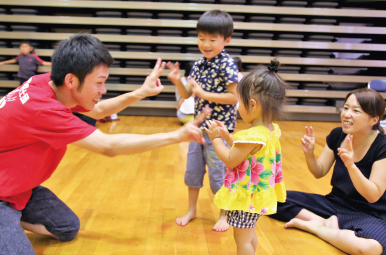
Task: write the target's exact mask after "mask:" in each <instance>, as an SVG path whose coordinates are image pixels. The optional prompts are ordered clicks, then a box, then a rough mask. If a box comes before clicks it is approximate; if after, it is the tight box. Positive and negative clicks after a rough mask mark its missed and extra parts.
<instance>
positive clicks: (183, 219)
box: [176, 211, 196, 226]
mask: <svg viewBox="0 0 386 255" xmlns="http://www.w3.org/2000/svg"><path fill="white" fill-rule="evenodd" d="M195 218H196V213H195V212H191V211H188V212H187V213H185V215H183V216H181V217H179V218H177V219H176V223H177V225H179V226H185V225H186V224H188V223H189V221H191V220H194V219H195Z"/></svg>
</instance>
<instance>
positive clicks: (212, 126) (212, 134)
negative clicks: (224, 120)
mask: <svg viewBox="0 0 386 255" xmlns="http://www.w3.org/2000/svg"><path fill="white" fill-rule="evenodd" d="M205 123H206V125H207V126H208V128H209V129H208V128H205V131H206V132H207V133H208V135H209V138H210V140H213V139H215V138H221V131H220V129H219V128H218V126H217V124H216V122H214V121H213V120H207V121H206V122H205Z"/></svg>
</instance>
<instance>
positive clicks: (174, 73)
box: [166, 61, 181, 84]
mask: <svg viewBox="0 0 386 255" xmlns="http://www.w3.org/2000/svg"><path fill="white" fill-rule="evenodd" d="M166 66H167V67H168V68H169V69H170V73H169V74H168V79H169V80H170V81H171V82H173V84H174V83H176V82H177V81H180V80H181V73H180V64H179V63H178V62H176V63H175V64H174V65H173V64H172V62H170V61H169V62H168V63H167V64H166Z"/></svg>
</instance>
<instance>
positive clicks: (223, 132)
mask: <svg viewBox="0 0 386 255" xmlns="http://www.w3.org/2000/svg"><path fill="white" fill-rule="evenodd" d="M214 122H216V124H217V127H218V128H219V129H220V131H221V137H222V139H224V140H225V141H228V139H229V136H230V134H229V131H228V129H227V128H226V127H225V126H224V124H223V123H222V122H221V121H218V120H214Z"/></svg>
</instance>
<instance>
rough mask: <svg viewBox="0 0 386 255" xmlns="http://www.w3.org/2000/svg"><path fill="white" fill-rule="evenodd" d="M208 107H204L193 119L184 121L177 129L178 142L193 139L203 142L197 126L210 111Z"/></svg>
mask: <svg viewBox="0 0 386 255" xmlns="http://www.w3.org/2000/svg"><path fill="white" fill-rule="evenodd" d="M211 111H212V110H211V109H210V108H204V110H203V111H202V112H201V114H200V115H199V116H197V117H196V118H195V119H194V120H193V121H190V122H188V123H186V124H185V125H184V126H183V127H182V128H180V129H178V130H177V131H176V132H177V133H178V135H177V137H178V140H179V141H180V142H190V141H195V142H197V143H201V144H204V143H205V140H204V138H203V136H202V131H201V129H199V128H198V127H199V126H200V125H201V124H202V123H203V122H204V121H205V119H206V116H208V115H209V114H210V113H211Z"/></svg>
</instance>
